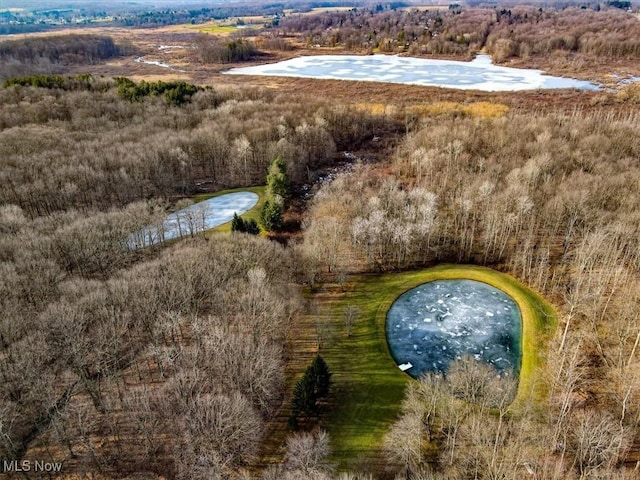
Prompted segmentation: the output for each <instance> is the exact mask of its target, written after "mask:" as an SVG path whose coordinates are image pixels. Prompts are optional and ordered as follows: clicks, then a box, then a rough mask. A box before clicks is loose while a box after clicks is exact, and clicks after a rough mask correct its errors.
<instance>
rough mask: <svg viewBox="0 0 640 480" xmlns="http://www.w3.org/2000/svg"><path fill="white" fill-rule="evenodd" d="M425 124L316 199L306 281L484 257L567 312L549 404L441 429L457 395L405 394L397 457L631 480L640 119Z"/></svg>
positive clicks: (636, 417) (446, 473) (455, 474)
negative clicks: (382, 158) (379, 160)
mask: <svg viewBox="0 0 640 480" xmlns="http://www.w3.org/2000/svg"><path fill="white" fill-rule="evenodd" d="M421 121H422V123H421V124H420V127H419V128H418V129H416V130H415V131H413V132H411V133H409V134H408V135H407V136H406V138H405V140H404V142H403V145H402V146H401V148H400V149H399V151H398V154H397V155H396V156H395V157H394V161H393V170H392V172H382V171H380V170H379V169H376V168H375V167H361V168H359V169H357V170H356V171H355V172H352V173H350V174H349V175H343V176H340V177H339V178H338V179H336V180H335V181H333V182H332V183H330V184H329V185H326V186H324V187H322V189H321V190H320V192H318V194H317V195H316V197H315V198H314V200H313V202H312V205H311V208H310V210H309V217H308V219H307V222H306V230H305V236H304V243H303V245H302V250H303V252H304V253H305V257H304V258H306V262H307V264H306V267H305V268H306V271H307V274H306V278H307V281H308V282H310V283H313V282H317V281H318V279H326V278H329V279H335V278H340V276H341V275H344V274H345V273H349V272H354V271H381V270H382V271H384V270H393V269H406V268H415V267H421V266H426V265H433V264H436V263H441V262H453V263H471V264H479V265H487V266H491V267H494V268H497V269H500V270H503V271H506V272H509V273H511V274H512V275H514V276H515V277H516V278H518V279H519V280H520V281H522V282H523V283H525V284H527V285H529V286H531V287H532V288H534V289H536V290H537V291H539V292H541V293H542V294H544V295H545V296H546V297H547V298H549V299H550V300H551V301H552V302H553V304H555V305H556V307H557V309H558V313H559V315H560V317H559V326H558V329H557V331H556V334H555V336H554V338H553V339H552V340H551V342H550V345H549V348H548V350H547V351H546V352H540V353H541V354H544V355H546V358H547V365H548V369H547V370H546V372H545V376H544V377H542V378H543V380H541V381H543V382H544V383H545V384H546V385H548V392H549V397H548V399H547V400H546V401H545V402H546V403H543V404H542V411H541V410H539V409H537V408H536V405H531V408H524V409H523V410H524V411H523V413H522V416H521V417H514V418H510V419H509V420H508V421H506V420H505V419H504V418H501V417H498V416H496V415H488V416H485V417H483V416H480V417H478V416H477V414H478V412H477V411H476V410H473V411H469V412H467V413H464V412H465V410H464V409H458V410H457V412H456V413H455V415H458V416H457V417H456V419H455V420H454V422H453V423H447V422H449V420H451V417H449V416H448V415H449V414H450V413H451V412H447V410H446V409H447V408H448V407H447V404H448V403H450V401H449V400H447V399H446V397H445V398H444V399H443V400H437V399H438V398H441V397H440V395H441V394H440V393H438V394H437V395H436V393H437V392H436V393H433V390H431V389H432V388H433V385H431V386H429V389H430V390H429V392H427V393H421V394H419V395H418V397H419V398H417V399H416V398H415V395H414V394H415V393H416V392H413V393H410V396H409V397H408V398H407V402H409V404H408V406H407V407H406V408H407V409H408V410H407V411H406V412H407V415H406V418H405V415H403V417H402V419H401V420H400V424H398V425H397V426H396V427H394V428H393V429H392V432H395V433H394V435H395V440H393V439H391V440H390V441H391V444H392V446H393V445H395V449H393V448H392V453H393V455H394V458H395V460H396V461H397V460H398V459H399V458H402V459H404V460H403V462H404V461H405V460H406V468H407V475H409V476H408V477H407V478H423V477H420V475H427V477H426V478H460V477H464V475H465V473H464V472H470V471H475V472H482V473H481V474H478V475H479V476H481V477H482V478H484V477H485V476H486V477H487V478H497V477H500V478H518V476H522V475H525V470H526V468H524V467H523V465H525V463H526V464H527V465H529V467H530V471H533V472H536V474H537V475H538V476H540V478H574V477H575V478H578V477H580V478H588V477H589V476H592V477H597V478H632V477H633V473H632V472H631V471H630V470H628V469H625V468H623V465H624V461H625V459H626V458H627V457H626V455H627V452H628V451H629V449H631V448H632V445H636V447H635V448H637V442H638V435H639V434H640V409H639V408H638V405H640V377H639V375H638V372H640V364H639V363H638V362H639V360H638V359H639V357H638V354H637V353H638V350H637V349H638V345H639V342H640V324H639V323H638V322H639V319H640V316H639V313H640V307H639V306H640V303H638V292H640V255H639V253H640V243H639V238H640V230H639V225H640V218H639V217H638V211H637V208H636V205H637V202H638V192H640V188H638V185H639V184H638V182H639V181H640V164H639V163H638V158H640V141H639V140H638V138H637V136H636V135H634V134H633V133H632V132H634V131H636V129H637V128H638V125H639V121H640V119H638V117H637V116H631V117H629V116H625V117H616V116H614V115H606V114H604V113H602V112H601V113H595V114H591V115H589V114H582V113H579V114H575V115H560V114H551V115H539V114H538V115H537V114H523V113H520V114H519V113H510V114H507V115H506V116H504V117H502V118H498V119H477V118H456V119H446V118H442V117H439V118H429V117H423V118H422V119H421ZM468 385H473V384H472V383H469V384H468ZM438 388H440V387H438ZM411 395H414V396H413V397H411ZM440 402H442V403H440ZM539 406H540V405H538V407H539ZM441 409H444V410H441ZM519 411H520V410H519ZM425 415H426V416H427V417H426V418H428V419H430V420H429V421H432V420H433V421H435V422H436V423H435V429H434V430H429V428H431V427H429V426H428V425H425V424H424V419H425ZM455 415H454V416H455ZM469 422H470V423H469ZM534 433H535V435H533V434H534ZM429 435H432V436H433V439H434V440H433V442H434V443H432V444H430V445H429V446H427V445H426V444H425V443H424V438H427V437H428V436H429ZM400 439H402V441H400ZM412 439H413V440H412ZM394 442H395V443H394ZM416 446H418V447H420V446H421V447H420V448H417V447H416ZM434 447H436V452H437V454H436V458H437V466H438V468H437V469H436V471H435V472H434V471H432V470H431V469H430V468H429V467H428V463H431V466H433V462H434V456H433V453H434V451H433V450H432V448H434ZM426 452H431V453H426ZM631 458H635V457H631ZM514 462H515V463H514ZM632 468H633V466H632ZM554 472H555V473H554ZM429 475H433V477H430V476H429ZM554 475H556V477H554Z"/></svg>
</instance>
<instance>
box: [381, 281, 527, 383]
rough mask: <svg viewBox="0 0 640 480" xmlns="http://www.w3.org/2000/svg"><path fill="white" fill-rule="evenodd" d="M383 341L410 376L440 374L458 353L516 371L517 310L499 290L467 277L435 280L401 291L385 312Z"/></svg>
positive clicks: (518, 324) (503, 368)
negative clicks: (385, 335)
mask: <svg viewBox="0 0 640 480" xmlns="http://www.w3.org/2000/svg"><path fill="white" fill-rule="evenodd" d="M386 326H387V329H386V330H387V341H388V343H389V348H390V349H391V353H392V355H393V357H394V359H395V361H396V363H397V364H398V366H399V368H400V369H401V370H403V371H406V372H407V373H408V374H409V375H411V376H412V377H414V378H417V377H419V376H420V375H423V374H424V373H426V372H435V371H440V372H445V371H446V370H447V367H448V366H449V363H451V362H452V361H453V360H456V359H459V358H460V357H461V356H463V355H470V356H473V357H474V358H475V359H476V360H482V361H484V362H486V363H488V364H490V365H493V366H494V367H495V368H496V369H497V370H499V371H504V370H510V371H511V372H513V373H515V374H517V373H518V371H519V369H520V336H521V331H522V321H521V317H520V310H519V308H518V306H517V305H516V303H515V302H514V301H513V299H512V298H511V297H509V296H508V295H506V294H505V293H504V292H502V291H500V290H498V289H496V288H494V287H492V286H490V285H487V284H486V283H482V282H476V281H473V280H438V281H434V282H429V283H425V284H423V285H420V286H418V287H416V288H414V289H412V290H409V291H408V292H405V293H404V294H402V295H401V296H400V297H398V299H397V300H396V301H395V302H394V303H393V305H392V306H391V308H390V309H389V311H388V312H387V325H386Z"/></svg>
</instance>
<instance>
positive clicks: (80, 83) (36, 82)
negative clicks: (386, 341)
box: [2, 74, 113, 91]
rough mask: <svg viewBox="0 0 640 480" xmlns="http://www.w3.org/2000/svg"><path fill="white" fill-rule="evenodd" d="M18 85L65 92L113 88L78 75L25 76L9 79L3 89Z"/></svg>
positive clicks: (87, 76)
mask: <svg viewBox="0 0 640 480" xmlns="http://www.w3.org/2000/svg"><path fill="white" fill-rule="evenodd" d="M16 85H20V86H22V87H36V88H48V89H54V88H57V89H61V90H67V91H76V90H88V91H93V90H99V91H107V90H109V88H111V87H112V86H113V83H112V82H110V81H108V80H102V79H101V80H96V79H95V78H94V77H93V75H90V74H78V75H73V76H72V75H66V76H62V75H27V76H24V77H11V78H9V79H7V80H5V81H4V83H3V85H2V86H3V87H4V88H8V87H13V86H16Z"/></svg>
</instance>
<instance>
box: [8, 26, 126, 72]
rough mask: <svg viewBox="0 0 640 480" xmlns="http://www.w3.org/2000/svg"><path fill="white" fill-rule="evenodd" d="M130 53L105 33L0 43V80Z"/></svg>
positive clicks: (91, 62)
mask: <svg viewBox="0 0 640 480" xmlns="http://www.w3.org/2000/svg"><path fill="white" fill-rule="evenodd" d="M131 53H133V52H132V51H131V49H130V48H128V47H127V48H125V47H122V46H119V45H117V44H116V43H115V42H114V41H113V39H112V38H111V37H108V36H105V35H86V34H85V35H51V36H47V37H37V36H36V37H28V38H23V39H20V40H7V41H3V42H1V43H0V63H2V65H3V68H2V72H0V80H6V79H7V78H10V77H12V76H17V75H31V74H34V73H44V74H50V73H60V72H61V71H62V70H63V69H64V67H65V66H70V65H92V64H96V63H100V62H104V61H105V60H108V59H110V58H114V57H119V56H121V55H124V54H131Z"/></svg>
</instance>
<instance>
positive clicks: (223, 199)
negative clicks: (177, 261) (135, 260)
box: [130, 192, 260, 248]
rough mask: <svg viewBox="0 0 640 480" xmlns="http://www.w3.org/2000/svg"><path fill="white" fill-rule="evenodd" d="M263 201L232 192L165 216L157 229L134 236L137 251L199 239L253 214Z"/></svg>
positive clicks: (150, 229)
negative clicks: (239, 218)
mask: <svg viewBox="0 0 640 480" xmlns="http://www.w3.org/2000/svg"><path fill="white" fill-rule="evenodd" d="M259 198H260V197H258V195H257V194H256V193H253V192H233V193H227V194H225V195H220V196H218V197H213V198H210V199H208V200H205V201H203V202H198V203H194V204H193V205H189V206H188V207H187V208H183V209H182V210H178V211H177V212H173V213H171V214H169V215H167V216H166V218H165V219H164V220H163V221H162V222H161V223H159V224H158V225H149V226H148V227H147V228H145V229H144V230H142V231H140V232H138V233H136V234H134V235H132V236H131V239H130V243H131V245H132V246H133V247H134V248H142V247H148V246H150V245H155V244H158V243H162V242H164V241H167V240H173V239H174V238H180V237H186V236H190V235H196V234H198V233H201V232H204V231H205V230H209V229H210V228H214V227H217V226H219V225H222V224H224V223H227V222H229V221H231V220H232V219H233V214H234V213H237V214H238V215H242V214H243V213H246V212H248V211H249V210H251V209H252V208H253V207H255V205H256V204H257V203H258V200H259Z"/></svg>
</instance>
